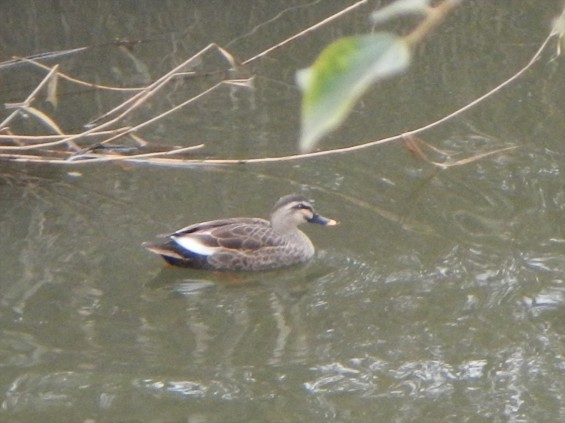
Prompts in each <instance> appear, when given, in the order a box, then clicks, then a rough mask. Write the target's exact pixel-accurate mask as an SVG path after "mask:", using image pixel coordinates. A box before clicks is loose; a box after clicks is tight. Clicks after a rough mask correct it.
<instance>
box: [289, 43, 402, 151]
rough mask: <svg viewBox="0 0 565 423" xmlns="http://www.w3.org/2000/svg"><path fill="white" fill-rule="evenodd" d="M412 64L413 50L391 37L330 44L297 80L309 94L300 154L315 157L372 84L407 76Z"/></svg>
mask: <svg viewBox="0 0 565 423" xmlns="http://www.w3.org/2000/svg"><path fill="white" fill-rule="evenodd" d="M409 63H410V50H409V48H408V45H407V44H406V43H405V42H404V41H403V40H402V39H401V38H400V37H397V36H396V35H394V34H390V33H386V32H380V33H376V34H369V35H363V36H353V37H346V38H341V39H339V40H338V41H336V42H334V43H332V44H330V45H329V46H328V47H327V48H326V49H325V50H324V51H323V52H322V53H321V54H320V56H319V57H318V59H317V60H316V62H315V63H314V64H313V65H312V66H311V67H309V68H307V69H303V70H301V71H299V72H297V75H296V78H297V82H298V85H299V86H300V88H301V89H302V91H303V93H304V95H303V98H302V128H301V134H300V142H299V147H300V150H301V151H303V152H306V151H311V150H312V149H313V148H314V146H315V145H316V143H317V142H318V141H319V140H320V138H322V137H323V136H324V135H326V134H327V133H328V132H330V131H332V130H333V129H335V128H336V127H338V126H339V125H340V124H341V123H342V122H343V121H344V120H345V118H346V117H347V115H348V114H349V112H350V110H351V108H352V107H353V105H354V104H355V102H356V101H357V99H358V98H359V97H361V96H362V95H363V94H364V93H365V92H366V91H367V89H368V88H369V87H370V86H371V84H373V83H375V82H377V81H379V80H382V79H384V78H386V77H389V76H392V75H395V74H397V73H400V72H402V71H403V70H404V69H406V68H407V67H408V65H409Z"/></svg>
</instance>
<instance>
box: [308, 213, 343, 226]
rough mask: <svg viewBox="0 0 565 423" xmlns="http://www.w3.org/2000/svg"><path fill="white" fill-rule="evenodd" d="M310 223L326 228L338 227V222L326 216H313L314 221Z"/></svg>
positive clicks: (311, 220)
mask: <svg viewBox="0 0 565 423" xmlns="http://www.w3.org/2000/svg"><path fill="white" fill-rule="evenodd" d="M308 222H310V223H318V224H319V225H325V226H335V225H337V221H335V220H333V219H328V218H327V217H324V216H320V215H319V214H315V215H314V216H312V219H310V220H309V221H308Z"/></svg>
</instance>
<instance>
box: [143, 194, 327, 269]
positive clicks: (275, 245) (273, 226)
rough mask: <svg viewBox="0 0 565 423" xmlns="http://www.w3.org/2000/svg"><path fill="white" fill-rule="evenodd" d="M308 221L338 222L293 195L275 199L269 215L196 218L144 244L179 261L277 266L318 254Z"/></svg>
mask: <svg viewBox="0 0 565 423" xmlns="http://www.w3.org/2000/svg"><path fill="white" fill-rule="evenodd" d="M304 222H309V223H318V224H321V225H326V226H333V225H336V224H337V222H336V221H335V220H332V219H328V218H326V217H323V216H320V215H319V214H318V213H316V212H315V211H314V207H313V206H312V203H311V202H310V201H309V200H308V199H307V198H306V197H304V196H302V195H299V194H291V195H286V196H284V197H282V198H280V199H279V200H278V201H277V202H276V203H275V205H274V207H273V210H272V212H271V216H270V219H269V220H265V219H259V218H254V217H236V218H228V219H219V220H212V221H209V222H202V223H196V224H194V225H190V226H187V227H186V228H183V229H180V230H178V231H176V232H173V233H172V234H169V235H164V236H162V237H161V238H160V239H158V240H156V241H150V242H144V243H143V244H142V245H143V247H145V248H147V249H148V250H149V251H151V252H152V253H155V254H159V255H160V256H162V257H163V259H165V261H167V262H168V263H169V264H172V265H175V266H183V267H193V268H200V269H210V270H221V271H236V270H245V271H255V270H267V269H276V268H279V267H283V266H290V265H293V264H297V263H302V262H305V261H307V260H309V259H311V258H312V256H313V255H314V246H313V245H312V242H311V241H310V239H309V238H308V237H307V236H306V234H304V232H302V231H301V230H299V229H298V225H300V224H301V223H304Z"/></svg>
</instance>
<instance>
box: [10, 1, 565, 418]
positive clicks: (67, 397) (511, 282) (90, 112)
mask: <svg viewBox="0 0 565 423" xmlns="http://www.w3.org/2000/svg"><path fill="white" fill-rule="evenodd" d="M507 3H508V2H488V3H487V2H479V1H476V2H473V1H466V2H463V4H462V6H461V7H460V8H459V9H458V10H457V11H456V12H455V13H454V15H453V16H452V17H451V18H450V19H449V21H448V22H446V23H445V24H444V25H443V26H442V27H441V29H440V30H438V32H437V33H436V34H434V35H433V36H432V37H430V38H429V40H428V41H427V43H426V45H424V46H422V48H421V49H420V50H419V51H418V54H417V58H416V60H415V63H414V66H413V67H412V68H411V70H410V72H409V73H407V74H406V75H404V76H402V77H401V78H399V79H398V80H396V81H391V82H390V83H388V84H385V85H382V86H380V87H376V88H375V89H374V90H373V91H372V92H371V93H370V95H368V96H366V97H364V98H363V101H362V102H361V103H360V104H359V105H358V106H357V107H356V109H355V112H354V113H353V115H352V116H351V118H350V119H349V120H348V122H347V123H346V125H345V126H344V127H343V128H342V129H340V130H339V131H338V132H336V133H335V134H333V135H332V136H330V137H329V139H328V140H327V141H326V142H325V143H324V144H323V145H322V147H324V148H329V147H331V146H333V147H335V146H341V145H350V144H355V143H359V142H361V141H364V140H370V139H378V138H382V137H385V136H388V135H392V134H396V133H401V132H403V131H406V130H409V129H414V128H416V127H418V126H421V125H423V124H426V123H429V122H430V121H432V120H435V119H437V118H439V117H441V116H443V115H445V114H447V113H449V112H451V111H453V110H455V109H456V108H458V107H460V106H462V105H464V104H466V103H468V102H469V101H471V100H472V99H474V98H476V97H477V96H479V95H481V94H483V93H484V92H485V91H487V90H488V89H491V88H493V87H494V86H496V85H497V84H499V83H501V82H502V81H504V80H505V79H506V78H508V77H509V76H511V75H512V74H513V73H515V72H516V71H517V70H518V69H519V68H520V67H521V66H523V65H524V64H525V63H527V61H528V60H529V59H530V58H531V57H532V55H533V54H534V52H535V51H536V50H537V49H538V47H539V45H540V44H541V42H542V41H543V40H544V38H545V37H546V36H547V34H548V32H549V28H550V22H551V19H552V17H554V16H556V15H557V14H558V13H559V6H560V2H558V1H555V2H550V1H547V2H539V1H533V0H532V1H525V2H521V4H520V6H519V7H518V6H517V5H513V6H512V7H511V6H509V5H508V4H507ZM241 4H242V3H240V2H220V1H218V2H175V1H165V2H151V1H138V2H131V3H130V2H119V3H118V2H90V1H75V2H58V3H53V2H43V1H32V0H29V1H24V2H8V3H6V4H5V5H3V12H2V15H3V20H4V25H3V27H2V28H1V29H0V45H1V47H2V48H1V50H0V51H1V54H2V59H3V60H6V59H8V58H9V57H10V56H13V55H17V56H25V55H31V54H34V53H39V52H45V51H54V50H59V49H67V48H75V47H80V46H97V47H96V48H93V49H91V50H89V51H87V52H85V53H82V54H80V55H76V56H70V57H68V58H64V59H61V60H59V61H57V62H58V63H60V64H61V68H62V69H63V70H64V71H65V72H68V73H70V74H72V75H74V76H77V77H80V78H84V79H87V80H95V81H97V82H104V83H107V84H116V85H120V84H124V85H132V84H143V83H146V80H145V78H146V77H150V78H156V77H158V76H160V75H161V74H163V73H165V72H167V71H168V70H169V69H171V68H172V67H173V66H174V65H176V64H178V63H180V62H182V61H183V60H186V59H187V58H188V57H190V56H191V55H193V54H194V53H196V52H197V51H198V50H199V49H201V48H203V47H204V46H205V45H206V44H207V43H208V42H210V41H215V42H218V43H219V44H221V45H224V46H228V48H229V50H230V51H231V52H232V53H233V54H236V55H237V56H239V57H240V58H242V59H245V58H248V57H251V56H253V55H255V54H257V53H259V52H261V51H262V50H264V49H266V48H268V47H269V46H271V45H274V44H276V43H277V42H279V41H281V40H282V39H284V38H286V37H288V36H290V35H292V34H294V33H296V32H298V31H299V30H302V29H304V28H306V27H308V26H310V25H312V24H314V23H316V22H318V21H320V20H321V19H323V18H325V17H327V16H328V15H330V14H331V13H334V12H336V11H338V10H340V9H341V8H343V7H345V6H346V5H347V4H350V3H349V2H339V1H323V2H312V3H307V2H289V1H256V2H248V3H246V5H247V6H246V7H242V6H241ZM373 6H374V5H371V6H370V7H369V6H367V7H365V8H361V9H359V11H358V12H356V13H352V14H350V15H348V16H347V17H345V18H343V19H341V20H338V21H337V22H336V23H334V24H333V25H329V26H327V27H325V28H323V29H321V30H320V31H318V32H314V33H312V34H311V35H308V36H305V37H303V38H302V39H299V40H297V41H295V42H294V43H291V44H290V45H289V46H288V47H286V48H282V49H280V50H279V51H277V52H274V53H272V54H270V55H268V56H266V58H264V59H262V60H259V61H257V62H255V63H254V64H253V67H252V70H253V72H254V74H255V75H256V81H255V85H256V89H255V90H254V91H248V90H243V89H235V88H228V87H226V88H225V89H221V90H218V91H217V92H215V93H214V94H213V95H210V96H209V97H206V98H205V99H203V100H202V101H200V102H197V103H196V104H195V105H193V106H191V107H188V108H186V109H184V110H182V111H180V112H179V113H177V114H176V115H174V116H172V117H170V118H167V119H166V120H164V121H162V122H160V123H158V124H156V125H155V126H153V127H149V128H147V129H145V130H143V131H142V135H143V136H144V137H145V138H146V139H149V140H153V141H156V142H160V143H170V144H173V145H190V144H199V143H205V144H206V148H205V151H203V152H200V153H199V154H200V156H199V157H224V158H225V157H262V156H273V155H279V154H288V153H294V152H296V138H297V133H298V113H299V101H300V96H299V93H298V92H297V90H296V88H295V86H294V82H293V75H294V71H295V70H296V69H298V68H302V67H305V66H307V65H309V64H310V63H311V61H312V60H313V58H314V57H315V55H316V54H317V53H318V52H319V51H320V49H321V48H322V46H324V45H325V44H326V43H328V42H329V41H331V40H333V39H335V38H336V37H338V36H340V35H344V34H350V33H354V32H361V31H368V30H369V25H368V24H367V21H366V14H367V13H368V11H369V10H372V9H371V8H372V7H373ZM282 12H284V13H282ZM24 28H28V29H25V30H24ZM126 37H127V38H129V39H134V40H135V39H141V40H144V42H143V43H141V44H139V45H137V46H135V47H134V49H133V53H132V54H134V55H135V57H136V59H137V60H138V62H133V61H132V60H131V58H130V57H128V56H127V55H126V54H125V53H123V52H122V51H120V50H119V49H118V48H116V47H115V46H114V45H112V41H113V40H114V39H115V38H126ZM555 51H556V50H555V45H552V46H551V48H549V49H548V50H547V52H546V54H544V55H543V56H542V59H541V60H540V61H539V62H538V63H537V64H536V65H535V66H534V67H533V68H532V69H531V70H530V71H529V72H528V74H527V75H526V76H525V77H524V78H522V79H520V80H519V81H518V82H516V83H515V84H514V85H512V86H510V87H509V88H507V89H505V90H504V91H501V92H500V94H499V95H497V96H496V97H494V98H492V99H490V100H488V101H487V102H485V103H483V104H481V105H479V106H478V107H476V108H475V109H473V110H471V111H469V112H467V113H466V114H464V115H462V116H461V117H459V118H457V119H454V120H453V121H451V122H450V123H449V124H446V125H444V126H441V127H439V128H437V129H434V130H433V131H430V132H426V133H424V134H422V135H421V136H422V138H423V139H425V140H426V142H429V143H430V144H432V145H434V146H436V147H438V148H442V149H444V150H448V151H450V152H453V153H454V157H457V158H463V157H468V156H469V155H472V154H475V153H477V152H484V151H487V150H491V149H496V148H501V147H506V146H517V147H518V148H517V149H515V150H513V151H511V152H507V153H502V154H498V155H496V156H492V157H489V158H485V159H482V160H480V161H478V162H475V163H472V164H468V165H465V166H460V167H455V168H451V169H448V170H445V171H441V172H437V171H435V170H434V169H433V168H432V167H431V166H430V165H428V164H426V163H424V162H423V161H421V160H419V159H417V158H416V157H414V156H413V155H412V154H410V153H409V152H408V151H407V150H406V149H405V148H404V147H402V146H401V145H385V146H381V147H374V148H372V149H367V150H363V151H360V152H357V153H352V154H348V155H336V156H329V157H324V158H318V159H312V160H304V161H294V162H284V163H276V164H265V165H248V166H234V167H198V168H182V169H181V168H165V167H149V166H137V167H132V166H119V165H112V164H99V165H90V166H79V165H77V166H74V167H54V166H40V165H31V164H28V165H23V164H9V163H3V164H2V165H1V171H0V237H1V239H2V243H1V244H0V263H1V276H0V366H1V371H0V404H1V405H0V420H2V421H9V422H12V421H13V422H16V421H17V422H24V421H30V422H32V421H44V422H49V421H53V422H59V421H80V422H138V421H139V422H147V421H150V422H177V421H178V422H180V421H185V422H190V423H197V422H198V423H204V422H206V423H209V422H210V423H213V422H227V421H230V422H232V421H233V422H265V421H269V422H318V421H319V422H327V421H336V422H346V421H351V422H377V421H378V422H548V423H549V422H551V423H553V422H557V421H563V420H564V419H565V406H564V405H563V403H564V399H563V395H564V393H565V377H564V376H565V359H564V357H565V342H564V341H565V282H564V274H565V255H564V251H565V250H564V244H565V219H564V210H565V191H564V186H565V184H564V183H565V176H564V175H565V174H564V172H565V168H564V163H565V146H564V143H563V141H564V138H563V137H564V134H565V128H564V122H565V121H564V119H563V111H564V109H565V100H564V98H565V96H563V92H564V88H565V84H564V79H563V59H562V58H558V59H553V58H552V55H553V54H554V53H555ZM552 59H553V60H552ZM214 60H216V62H214ZM210 61H211V62H210V63H217V59H213V58H211V59H210ZM47 63H48V64H51V65H52V64H54V63H55V62H54V61H51V62H47ZM134 63H135V64H136V66H137V67H136V66H134ZM140 63H142V64H144V65H145V70H144V69H143V67H141V68H140ZM204 64H205V65H206V62H205V63H204ZM209 66H211V67H212V68H213V65H212V64H210V65H209ZM144 72H146V75H144ZM41 77H42V74H41V72H39V71H38V70H36V69H32V68H31V67H27V66H20V67H19V68H18V69H17V72H16V71H14V68H8V69H2V70H0V81H1V85H0V100H1V102H2V103H6V102H17V101H22V100H23V99H24V98H25V97H26V96H27V95H28V93H29V92H30V90H31V89H33V87H34V86H35V85H36V84H37V83H38V82H39V80H40V78H41ZM205 83H206V82H202V81H194V84H196V85H198V86H197V88H196V90H198V89H199V87H200V85H199V84H205ZM60 88H61V90H62V93H63V94H61V96H60V98H59V106H58V109H57V110H56V111H53V116H54V118H56V119H57V122H58V123H59V124H60V125H61V126H62V127H63V128H64V129H65V130H67V131H69V132H70V131H74V130H78V129H80V125H81V124H82V123H84V122H85V121H88V120H89V119H91V118H93V117H96V116H97V115H99V114H101V113H102V112H104V111H106V110H108V109H109V108H110V107H111V106H113V105H115V104H116V103H117V102H118V101H120V100H121V99H123V98H124V97H122V95H120V94H112V95H103V96H102V95H100V94H99V93H96V92H93V91H92V90H90V89H86V88H84V89H83V88H77V87H76V86H72V85H68V84H67V85H65V84H64V83H63V82H61V87H60ZM196 90H195V89H194V85H192V83H191V82H184V83H181V84H179V85H178V87H177V88H176V90H175V92H172V93H169V94H168V95H167V96H162V97H156V98H155V99H153V100H152V101H151V103H150V104H148V106H147V107H146V108H145V109H144V110H142V111H141V114H142V115H147V116H151V115H154V114H155V113H156V112H157V111H159V110H164V108H166V107H170V105H171V104H172V102H173V101H178V100H181V101H182V99H185V98H188V97H189V96H190V95H193V93H194V92H196ZM5 113H7V112H3V114H2V116H4V114H5ZM2 119H3V117H2ZM19 125H20V126H19V127H18V128H17V129H18V130H22V128H24V129H26V128H27V126H26V125H29V123H26V122H21V123H20V124H19ZM34 128H35V127H34ZM35 129H37V128H35ZM290 192H302V193H305V194H306V195H308V196H310V197H312V198H314V199H315V200H316V206H317V208H318V209H319V211H320V212H321V213H323V214H324V215H327V216H330V217H333V218H335V219H338V220H340V221H341V225H340V226H338V227H335V228H321V227H308V228H305V230H306V231H307V232H308V234H309V235H310V236H311V238H312V239H313V241H314V243H315V244H316V246H317V247H318V252H317V255H316V257H315V259H314V260H313V261H312V262H310V263H309V264H307V265H305V266H301V267H297V268H291V269H285V270H281V271H275V272H265V273H259V274H252V275H238V276H233V275H217V274H210V273H207V272H202V271H191V270H182V269H181V270H178V269H170V268H169V269H167V268H164V267H163V266H162V264H161V262H160V261H159V259H158V258H156V257H153V256H151V255H150V254H148V253H147V252H146V251H144V250H143V249H142V248H141V247H140V244H141V242H142V241H144V240H148V239H151V238H152V237H153V236H154V235H155V234H158V233H163V232H167V231H171V230H174V229H177V228H179V227H182V226H184V225H187V224H189V223H193V222H197V221H200V220H208V219H212V218H217V217H223V216H238V215H245V216H252V215H255V216H261V217H263V216H265V215H266V214H267V213H268V211H269V210H270V208H271V206H272V203H273V202H274V201H275V200H276V199H277V198H278V197H279V196H280V195H283V194H286V193H290Z"/></svg>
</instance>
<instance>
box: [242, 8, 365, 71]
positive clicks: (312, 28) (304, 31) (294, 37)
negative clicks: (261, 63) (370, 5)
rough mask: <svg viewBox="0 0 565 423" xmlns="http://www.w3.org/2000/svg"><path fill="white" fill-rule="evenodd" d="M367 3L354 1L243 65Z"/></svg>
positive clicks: (251, 58)
mask: <svg viewBox="0 0 565 423" xmlns="http://www.w3.org/2000/svg"><path fill="white" fill-rule="evenodd" d="M365 3H367V0H361V1H358V2H357V3H354V4H352V5H351V6H348V7H346V8H345V9H343V10H340V11H339V12H338V13H335V14H333V15H331V16H329V17H327V18H326V19H324V20H323V21H320V22H318V23H317V24H316V25H312V26H310V27H308V28H306V29H305V30H303V31H300V32H299V33H298V34H294V35H293V36H292V37H289V38H287V39H285V40H283V41H281V42H280V43H278V44H276V45H274V46H272V47H269V48H268V49H267V50H264V51H262V52H261V53H259V54H256V55H255V56H253V57H250V58H249V59H247V60H245V61H244V62H243V63H242V64H243V65H247V64H248V63H251V62H253V61H255V60H257V59H259V58H260V57H263V56H266V55H267V54H269V53H271V52H272V51H273V50H276V49H278V48H280V47H282V46H284V45H286V44H288V43H290V42H291V41H294V40H295V39H296V38H299V37H302V36H303V35H305V34H308V33H309V32H312V31H314V30H316V29H318V28H320V27H321V26H324V25H326V24H327V23H329V22H331V21H334V20H336V19H337V18H339V17H341V16H343V15H345V14H346V13H349V12H351V11H352V10H354V9H356V8H358V7H359V6H361V5H363V4H365Z"/></svg>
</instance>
